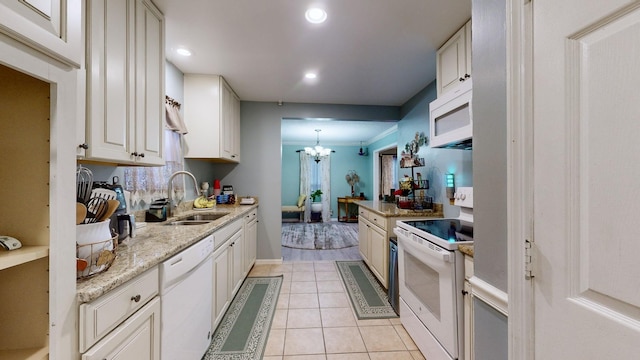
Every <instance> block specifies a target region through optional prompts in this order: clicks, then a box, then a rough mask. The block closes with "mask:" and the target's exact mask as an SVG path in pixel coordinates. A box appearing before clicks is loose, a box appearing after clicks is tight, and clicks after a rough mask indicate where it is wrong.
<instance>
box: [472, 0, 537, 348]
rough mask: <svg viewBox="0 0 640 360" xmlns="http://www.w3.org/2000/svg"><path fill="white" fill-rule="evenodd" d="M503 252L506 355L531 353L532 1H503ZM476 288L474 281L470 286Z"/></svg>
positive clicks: (532, 326) (532, 307) (532, 309)
mask: <svg viewBox="0 0 640 360" xmlns="http://www.w3.org/2000/svg"><path fill="white" fill-rule="evenodd" d="M506 7H507V8H506V14H507V15H506V19H505V21H506V36H507V41H506V50H507V52H506V55H507V92H506V93H507V99H506V100H507V133H508V145H507V146H508V147H507V168H508V170H507V197H508V200H507V214H509V215H508V220H507V221H508V223H507V252H508V255H507V257H508V260H507V262H508V274H509V279H508V285H507V286H508V294H509V297H510V301H509V303H508V309H507V310H508V312H509V314H510V316H509V317H508V334H509V342H508V343H509V345H508V354H509V356H508V357H509V359H519V360H533V359H534V344H535V339H534V334H535V332H534V320H533V319H534V311H535V310H534V302H533V286H534V285H533V281H531V280H527V279H525V271H524V263H525V253H524V251H525V250H524V244H525V240H530V241H532V242H533V241H534V238H533V228H532V214H533V187H532V181H531V179H533V159H532V156H533V149H532V147H533V143H532V139H533V129H532V121H531V120H530V119H531V118H532V110H531V109H532V107H531V105H532V104H531V98H532V96H531V95H532V88H531V86H532V85H531V84H532V81H531V79H532V73H531V71H532V66H531V65H532V64H531V59H532V58H531V54H532V16H533V15H532V6H531V2H530V1H521V0H509V1H507V2H506ZM473 290H475V286H474V288H473Z"/></svg>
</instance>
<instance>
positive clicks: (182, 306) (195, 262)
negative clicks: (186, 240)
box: [160, 235, 213, 360]
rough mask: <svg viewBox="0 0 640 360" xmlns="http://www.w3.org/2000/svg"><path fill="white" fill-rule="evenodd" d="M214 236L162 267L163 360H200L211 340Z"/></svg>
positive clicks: (161, 347) (173, 258)
mask: <svg viewBox="0 0 640 360" xmlns="http://www.w3.org/2000/svg"><path fill="white" fill-rule="evenodd" d="M212 253H213V235H210V236H208V237H206V238H204V239H202V240H201V241H199V242H197V243H196V244H194V245H192V246H190V247H189V248H187V249H185V250H183V251H182V252H180V253H179V254H177V255H175V256H173V257H171V258H170V259H168V260H166V261H165V262H163V263H161V264H160V304H161V316H160V326H161V331H160V334H161V344H160V349H161V350H160V358H161V359H162V360H175V359H181V360H189V359H194V360H200V359H202V356H203V355H204V353H205V352H206V351H207V348H208V347H209V343H210V341H211V335H212V331H211V311H212V306H211V304H212V301H213V257H212Z"/></svg>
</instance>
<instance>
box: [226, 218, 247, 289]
mask: <svg viewBox="0 0 640 360" xmlns="http://www.w3.org/2000/svg"><path fill="white" fill-rule="evenodd" d="M243 237H244V233H243V232H242V231H238V232H237V233H236V234H235V235H234V236H233V237H232V238H231V240H229V241H230V244H229V248H230V251H232V253H233V263H232V268H233V271H232V272H231V273H230V274H229V275H230V276H231V286H230V294H231V297H233V294H235V293H236V291H237V290H238V289H239V288H240V285H242V280H243V279H244V238H243Z"/></svg>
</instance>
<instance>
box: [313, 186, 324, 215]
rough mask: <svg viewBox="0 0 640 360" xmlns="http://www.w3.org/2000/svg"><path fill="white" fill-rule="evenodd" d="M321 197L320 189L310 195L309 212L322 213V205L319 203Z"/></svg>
mask: <svg viewBox="0 0 640 360" xmlns="http://www.w3.org/2000/svg"><path fill="white" fill-rule="evenodd" d="M321 195H322V190H320V189H318V190H316V191H314V192H312V193H311V201H312V203H311V212H322V203H321V202H320V197H321Z"/></svg>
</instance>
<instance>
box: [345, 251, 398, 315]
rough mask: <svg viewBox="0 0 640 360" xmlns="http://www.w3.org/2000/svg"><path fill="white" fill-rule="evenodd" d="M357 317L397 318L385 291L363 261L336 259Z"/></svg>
mask: <svg viewBox="0 0 640 360" xmlns="http://www.w3.org/2000/svg"><path fill="white" fill-rule="evenodd" d="M336 265H337V266H338V272H339V273H340V276H342V281H344V285H345V287H346V288H347V293H348V294H349V298H350V299H351V304H352V305H353V308H354V310H355V312H356V316H357V317H358V319H360V320H363V319H388V318H397V317H398V315H397V314H396V313H395V311H393V308H392V307H391V305H390V304H389V297H388V296H387V292H386V291H385V289H384V288H383V287H382V285H380V283H379V282H378V280H377V279H376V277H375V276H374V275H373V274H372V273H371V270H369V268H368V267H367V265H365V263H364V262H363V261H336Z"/></svg>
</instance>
